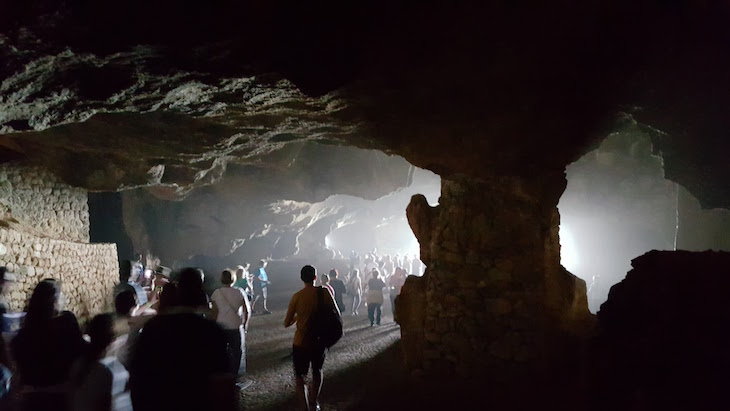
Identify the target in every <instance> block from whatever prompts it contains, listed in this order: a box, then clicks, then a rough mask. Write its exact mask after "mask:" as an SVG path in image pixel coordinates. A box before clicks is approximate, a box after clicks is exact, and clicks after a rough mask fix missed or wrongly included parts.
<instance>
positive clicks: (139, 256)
mask: <svg viewBox="0 0 730 411" xmlns="http://www.w3.org/2000/svg"><path fill="white" fill-rule="evenodd" d="M133 258H134V260H132V261H136V262H142V254H140V253H136V254H135V255H134V257H133Z"/></svg>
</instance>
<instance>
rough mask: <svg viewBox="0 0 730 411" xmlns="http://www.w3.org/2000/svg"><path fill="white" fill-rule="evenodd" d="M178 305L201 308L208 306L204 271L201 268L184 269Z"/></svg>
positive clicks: (179, 282) (179, 286) (179, 288)
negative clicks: (204, 289)
mask: <svg viewBox="0 0 730 411" xmlns="http://www.w3.org/2000/svg"><path fill="white" fill-rule="evenodd" d="M177 294H178V304H179V305H183V306H187V307H199V306H202V305H206V304H207V301H208V300H207V297H206V295H205V292H204V291H203V271H202V270H201V269H199V268H192V267H189V268H183V269H182V271H180V280H179V281H178V292H177Z"/></svg>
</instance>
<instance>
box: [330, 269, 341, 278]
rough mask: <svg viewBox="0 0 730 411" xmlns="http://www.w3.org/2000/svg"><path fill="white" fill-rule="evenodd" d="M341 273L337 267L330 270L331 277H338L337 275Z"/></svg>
mask: <svg viewBox="0 0 730 411" xmlns="http://www.w3.org/2000/svg"><path fill="white" fill-rule="evenodd" d="M339 274H340V273H339V272H337V269H336V268H333V269H331V270H330V278H337V276H338V275H339Z"/></svg>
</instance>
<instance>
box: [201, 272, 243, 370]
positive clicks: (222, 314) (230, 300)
mask: <svg viewBox="0 0 730 411" xmlns="http://www.w3.org/2000/svg"><path fill="white" fill-rule="evenodd" d="M235 280H236V275H235V274H233V273H232V272H231V271H230V270H224V271H223V272H222V273H221V283H222V284H223V287H221V288H219V289H217V290H215V291H214V292H213V295H212V296H211V298H210V299H211V301H212V302H213V312H214V314H215V319H216V321H217V322H218V325H220V326H221V327H222V328H223V332H224V334H225V336H226V342H227V347H228V355H229V358H230V365H231V368H230V372H231V373H232V374H234V375H239V371H240V370H241V368H242V369H243V371H242V373H245V372H246V371H245V370H246V357H245V353H246V352H245V349H246V345H245V344H246V343H245V341H246V332H247V331H248V322H249V321H248V320H249V313H250V312H251V307H250V305H249V303H248V298H246V296H245V294H244V293H243V292H242V290H240V289H238V288H234V287H233V286H232V285H233V283H234V282H235Z"/></svg>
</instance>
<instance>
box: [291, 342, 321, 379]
mask: <svg viewBox="0 0 730 411" xmlns="http://www.w3.org/2000/svg"><path fill="white" fill-rule="evenodd" d="M324 357H325V349H324V347H322V348H305V347H297V346H294V347H293V351H292V360H293V361H294V375H296V376H305V375H307V374H308V373H309V364H310V363H311V364H312V371H321V370H322V366H323V365H324Z"/></svg>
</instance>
